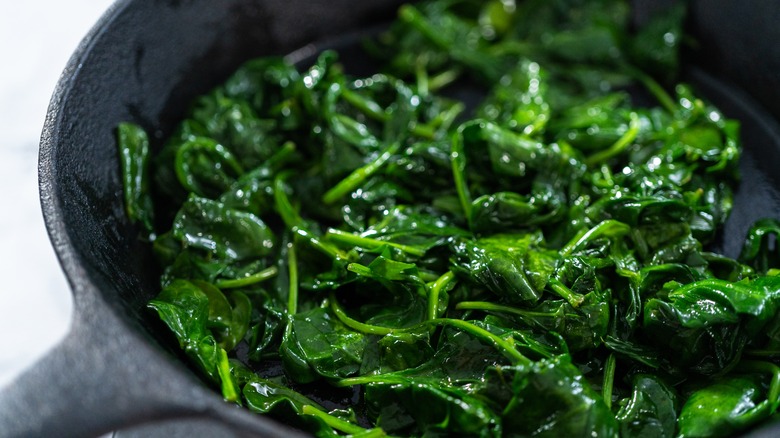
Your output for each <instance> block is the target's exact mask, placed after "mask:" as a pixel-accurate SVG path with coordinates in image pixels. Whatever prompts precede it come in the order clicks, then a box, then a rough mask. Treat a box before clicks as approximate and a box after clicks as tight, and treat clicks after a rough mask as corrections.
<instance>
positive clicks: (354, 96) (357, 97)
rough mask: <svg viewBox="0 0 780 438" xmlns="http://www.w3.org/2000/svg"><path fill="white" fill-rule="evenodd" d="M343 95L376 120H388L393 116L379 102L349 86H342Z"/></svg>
mask: <svg viewBox="0 0 780 438" xmlns="http://www.w3.org/2000/svg"><path fill="white" fill-rule="evenodd" d="M341 95H342V96H343V97H344V100H346V101H347V102H349V103H351V104H352V105H354V106H355V108H357V109H358V110H359V111H361V112H362V113H363V114H365V115H367V116H368V117H370V118H372V119H374V120H377V121H380V122H387V121H388V120H390V118H391V117H390V115H389V114H387V113H386V112H385V110H384V109H383V108H382V107H381V106H379V104H378V103H376V102H374V101H373V100H370V99H367V98H365V97H364V96H363V95H361V94H360V93H356V92H355V91H353V90H351V89H349V88H347V87H341Z"/></svg>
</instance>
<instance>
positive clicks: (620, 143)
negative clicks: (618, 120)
mask: <svg viewBox="0 0 780 438" xmlns="http://www.w3.org/2000/svg"><path fill="white" fill-rule="evenodd" d="M629 117H630V121H629V122H628V129H627V130H626V132H625V133H624V134H623V135H622V136H621V137H620V138H619V139H617V141H616V142H615V143H614V144H612V146H610V147H608V148H607V149H604V150H601V151H598V152H596V153H595V154H593V155H591V156H589V157H587V158H585V160H584V161H585V164H586V165H587V166H594V165H596V164H600V163H603V162H604V161H607V160H609V159H610V158H612V157H614V156H616V155H618V154H620V153H621V152H623V151H624V150H625V149H626V148H627V147H628V146H629V145H631V142H633V141H634V140H636V137H637V136H638V135H639V128H640V123H639V116H638V115H637V114H636V113H635V112H633V111H632V112H631V114H630V115H629Z"/></svg>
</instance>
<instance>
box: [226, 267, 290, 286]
mask: <svg viewBox="0 0 780 438" xmlns="http://www.w3.org/2000/svg"><path fill="white" fill-rule="evenodd" d="M278 273H279V269H278V268H277V267H276V266H271V267H270V268H265V269H263V270H262V271H260V272H257V273H254V274H252V275H248V276H246V277H242V278H235V279H230V280H218V281H217V282H216V283H214V285H215V286H217V287H218V288H220V289H234V288H237V287H244V286H251V285H253V284H256V283H260V282H263V281H265V280H268V279H270V278H273V277H275V276H276V274H278Z"/></svg>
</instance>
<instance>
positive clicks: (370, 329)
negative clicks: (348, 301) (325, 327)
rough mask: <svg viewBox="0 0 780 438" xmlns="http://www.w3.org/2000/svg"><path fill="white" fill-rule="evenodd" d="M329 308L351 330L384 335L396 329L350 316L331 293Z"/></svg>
mask: <svg viewBox="0 0 780 438" xmlns="http://www.w3.org/2000/svg"><path fill="white" fill-rule="evenodd" d="M330 308H331V310H333V313H334V314H335V315H336V318H338V319H339V321H341V322H342V323H344V325H345V326H347V327H349V328H351V329H353V330H356V331H359V332H361V333H367V334H370V335H379V336H385V335H389V334H390V333H392V332H393V331H394V330H397V329H392V328H390V327H380V326H378V325H371V324H366V323H362V322H360V321H358V320H355V319H353V318H350V317H349V315H347V313H346V312H344V309H343V308H342V307H341V306H340V305H339V303H338V301H337V300H336V297H335V295H334V294H332V293H331V295H330Z"/></svg>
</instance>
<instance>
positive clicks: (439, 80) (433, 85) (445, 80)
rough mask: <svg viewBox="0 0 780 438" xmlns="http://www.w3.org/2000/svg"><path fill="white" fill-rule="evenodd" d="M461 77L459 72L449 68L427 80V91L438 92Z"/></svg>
mask: <svg viewBox="0 0 780 438" xmlns="http://www.w3.org/2000/svg"><path fill="white" fill-rule="evenodd" d="M460 75H461V70H460V69H457V68H451V69H449V70H445V71H443V72H441V73H439V74H436V75H433V76H431V77H430V79H428V89H429V91H431V92H433V91H438V90H440V89H442V88H444V87H446V86H447V85H449V84H451V83H453V82H455V81H456V80H458V78H459V77H460Z"/></svg>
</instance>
